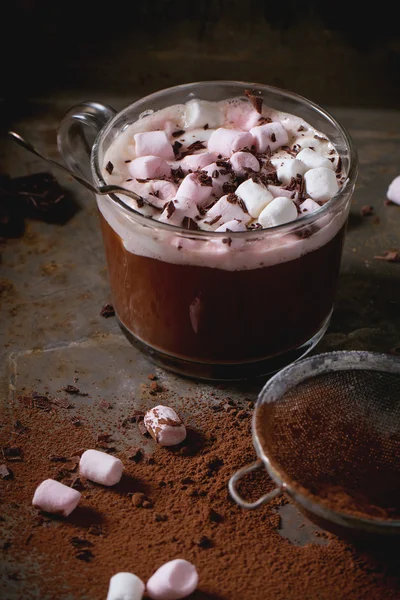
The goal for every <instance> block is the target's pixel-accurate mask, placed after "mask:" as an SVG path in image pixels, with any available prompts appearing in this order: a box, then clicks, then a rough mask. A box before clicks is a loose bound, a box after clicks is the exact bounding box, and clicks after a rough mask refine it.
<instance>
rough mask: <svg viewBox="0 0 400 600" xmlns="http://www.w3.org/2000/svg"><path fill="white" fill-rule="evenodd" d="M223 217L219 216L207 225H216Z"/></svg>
mask: <svg viewBox="0 0 400 600" xmlns="http://www.w3.org/2000/svg"><path fill="white" fill-rule="evenodd" d="M221 217H222V215H217V216H216V217H214V218H213V219H211V221H207V225H215V223H218V221H219V220H220V218H221Z"/></svg>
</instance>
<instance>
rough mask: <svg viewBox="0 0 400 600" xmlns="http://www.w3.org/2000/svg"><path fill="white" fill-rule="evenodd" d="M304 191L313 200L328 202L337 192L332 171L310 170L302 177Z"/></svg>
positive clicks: (323, 168)
mask: <svg viewBox="0 0 400 600" xmlns="http://www.w3.org/2000/svg"><path fill="white" fill-rule="evenodd" d="M304 181H305V184H306V191H307V194H308V195H309V196H311V198H312V199H313V200H322V201H325V200H330V199H331V198H332V197H333V196H334V195H335V194H336V193H337V191H338V190H339V185H338V182H337V179H336V175H335V173H334V171H332V170H331V169H326V168H325V167H317V168H316V169H310V170H309V171H307V173H306V174H305V175H304Z"/></svg>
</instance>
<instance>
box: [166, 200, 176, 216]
mask: <svg viewBox="0 0 400 600" xmlns="http://www.w3.org/2000/svg"><path fill="white" fill-rule="evenodd" d="M164 210H165V211H166V213H167V219H170V218H171V217H172V215H173V214H174V212H175V210H176V209H175V204H174V203H173V202H172V200H170V201H169V202H167V204H166V205H165V207H164Z"/></svg>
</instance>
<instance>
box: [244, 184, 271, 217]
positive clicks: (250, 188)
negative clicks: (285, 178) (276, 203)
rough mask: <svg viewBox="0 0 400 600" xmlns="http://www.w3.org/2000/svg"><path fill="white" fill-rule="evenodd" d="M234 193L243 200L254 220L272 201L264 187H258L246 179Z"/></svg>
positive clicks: (258, 185) (269, 193)
mask: <svg viewBox="0 0 400 600" xmlns="http://www.w3.org/2000/svg"><path fill="white" fill-rule="evenodd" d="M235 193H236V195H237V196H239V198H241V199H242V200H243V202H244V203H245V205H246V208H247V210H248V211H249V214H250V215H251V216H252V217H253V218H254V219H256V218H257V217H258V215H259V214H260V212H261V211H262V210H263V209H264V208H265V207H266V206H267V204H269V203H270V202H271V201H272V200H273V196H272V194H271V192H269V191H268V189H267V188H266V187H265V186H264V185H260V184H259V183H256V182H255V181H253V180H252V179H246V181H244V182H243V183H241V184H240V185H239V187H238V188H237V190H236V192H235Z"/></svg>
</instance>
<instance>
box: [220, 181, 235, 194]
mask: <svg viewBox="0 0 400 600" xmlns="http://www.w3.org/2000/svg"><path fill="white" fill-rule="evenodd" d="M235 190H236V185H235V184H234V183H229V181H225V183H223V185H222V191H223V192H224V194H233V193H234V192H235Z"/></svg>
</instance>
